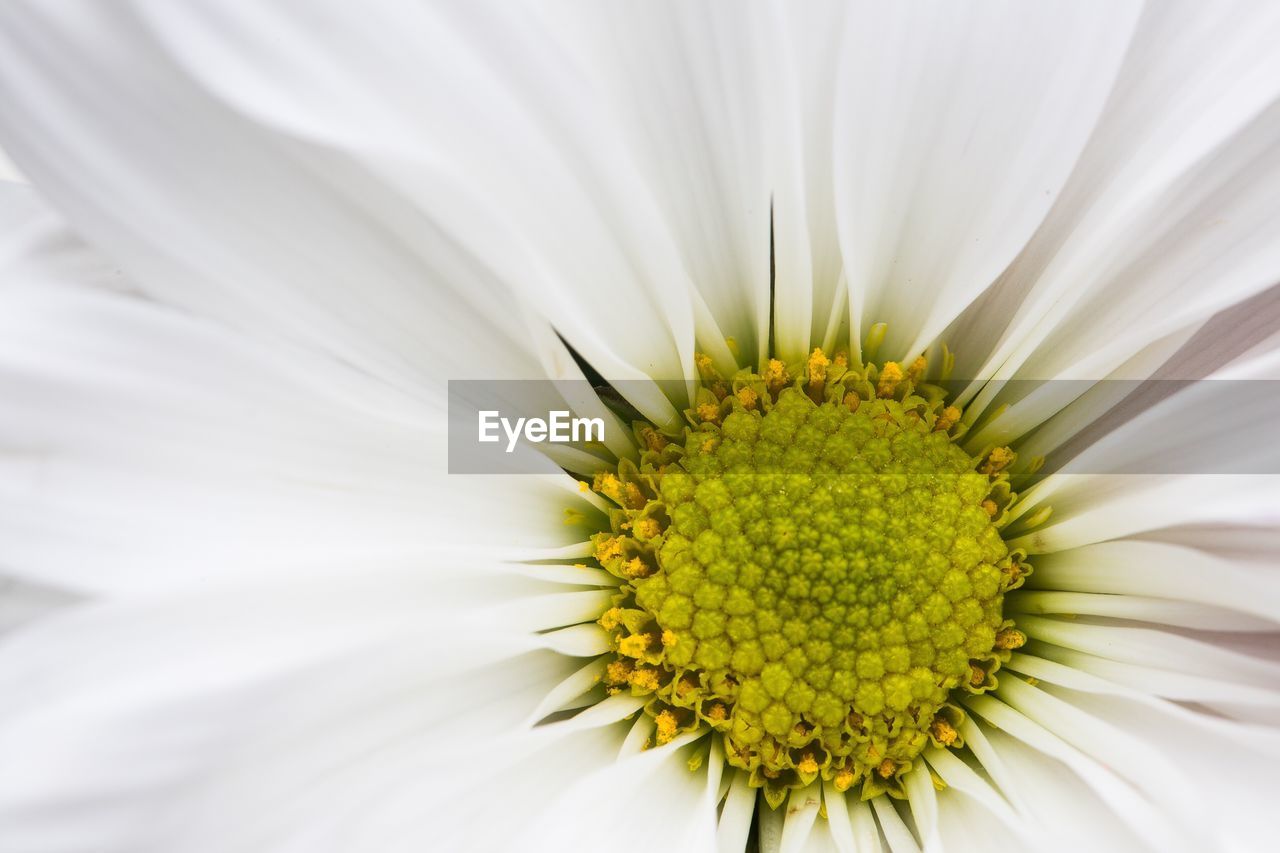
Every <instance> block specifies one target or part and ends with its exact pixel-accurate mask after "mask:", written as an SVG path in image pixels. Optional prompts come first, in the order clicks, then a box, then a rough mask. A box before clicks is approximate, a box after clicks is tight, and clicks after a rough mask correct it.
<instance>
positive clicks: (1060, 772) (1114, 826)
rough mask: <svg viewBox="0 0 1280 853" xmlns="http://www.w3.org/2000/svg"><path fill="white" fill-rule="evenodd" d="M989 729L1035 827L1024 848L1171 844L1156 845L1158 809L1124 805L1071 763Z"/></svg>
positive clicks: (1120, 849)
mask: <svg viewBox="0 0 1280 853" xmlns="http://www.w3.org/2000/svg"><path fill="white" fill-rule="evenodd" d="M987 732H988V734H989V737H990V746H991V749H992V750H993V751H995V752H997V753H998V754H999V755H1000V757H1001V763H1002V766H1004V768H1005V770H1006V772H1007V774H1008V776H1009V779H1010V782H1009V784H1010V785H1012V786H1016V787H1017V789H1018V791H1019V793H1020V799H1021V800H1023V801H1024V803H1025V808H1024V809H1023V812H1024V814H1025V816H1026V820H1027V823H1028V825H1029V826H1030V827H1031V828H1032V830H1033V838H1032V841H1031V843H1028V845H1027V846H1028V849H1030V850H1045V851H1055V853H1056V851H1061V850H1071V849H1088V850H1100V851H1106V853H1125V851H1134V850H1151V851H1155V850H1160V849H1170V848H1162V847H1160V846H1159V845H1160V841H1161V838H1160V834H1161V833H1162V832H1163V831H1164V826H1163V818H1162V817H1161V816H1160V815H1159V813H1158V812H1153V811H1150V810H1146V811H1141V810H1138V809H1133V810H1126V806H1127V805H1128V804H1127V803H1126V802H1124V801H1123V800H1121V799H1118V798H1111V797H1108V796H1107V795H1106V794H1099V793H1098V792H1096V791H1094V790H1093V789H1092V788H1091V787H1090V786H1089V785H1088V784H1087V783H1085V782H1084V781H1083V780H1082V779H1081V778H1080V777H1079V776H1077V775H1076V774H1075V773H1073V772H1072V768H1071V766H1070V764H1069V763H1063V762H1062V761H1059V760H1058V759H1056V758H1054V757H1051V756H1050V755H1046V754H1045V753H1044V752H1042V751H1038V750H1037V749H1036V748H1034V747H1032V746H1029V745H1027V744H1025V743H1023V742H1022V741H1021V740H1019V739H1018V738H1019V737H1020V736H1021V735H1019V734H1018V733H1017V732H1012V733H1006V732H1004V731H1001V730H999V729H994V728H987ZM967 737H968V736H967V735H966V740H967ZM1006 791H1007V789H1006ZM1153 821H1155V823H1153Z"/></svg>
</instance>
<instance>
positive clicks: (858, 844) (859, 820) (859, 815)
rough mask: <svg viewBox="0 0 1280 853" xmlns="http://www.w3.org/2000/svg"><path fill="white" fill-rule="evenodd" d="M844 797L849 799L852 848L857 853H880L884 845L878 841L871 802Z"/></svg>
mask: <svg viewBox="0 0 1280 853" xmlns="http://www.w3.org/2000/svg"><path fill="white" fill-rule="evenodd" d="M846 799H847V800H848V801H849V823H850V825H851V826H852V827H853V837H854V842H855V847H854V849H856V850H857V851H858V853H881V851H882V850H883V849H884V845H882V844H881V843H880V829H879V827H877V826H876V819H875V815H874V814H873V813H872V811H871V804H870V803H868V802H866V801H865V800H860V799H858V798H857V797H847V798H846Z"/></svg>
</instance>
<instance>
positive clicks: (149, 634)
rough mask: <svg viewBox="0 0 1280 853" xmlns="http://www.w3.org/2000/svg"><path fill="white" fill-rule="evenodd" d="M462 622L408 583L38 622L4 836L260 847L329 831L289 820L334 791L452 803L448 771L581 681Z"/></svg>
mask: <svg viewBox="0 0 1280 853" xmlns="http://www.w3.org/2000/svg"><path fill="white" fill-rule="evenodd" d="M466 616H467V609H466V608H460V607H458V606H457V604H456V603H454V602H451V601H450V600H449V599H447V598H444V597H442V596H441V595H440V589H439V588H438V585H437V584H435V583H432V582H431V579H430V577H429V576H424V575H423V574H422V573H421V572H416V571H404V570H399V571H393V572H370V573H368V574H367V575H365V576H362V577H358V578H354V579H352V578H346V579H342V580H333V579H326V578H324V577H322V576H317V577H316V578H314V579H313V581H312V582H311V583H310V584H309V585H307V586H306V587H299V585H297V584H285V585H271V586H268V585H259V586H257V587H253V588H246V589H232V590H227V591H226V592H222V593H218V594H215V593H211V592H207V591H206V592H202V593H200V594H197V595H192V596H186V597H183V598H174V597H164V598H159V599H155V600H153V601H146V602H138V603H136V604H130V605H110V606H86V607H82V608H79V609H77V610H75V611H71V612H68V613H67V614H65V615H62V616H59V617H56V618H50V619H46V620H43V621H42V622H40V623H38V624H36V625H34V626H31V627H29V628H27V629H26V630H24V631H22V632H20V633H18V634H16V635H14V636H12V637H11V638H10V639H9V641H8V642H7V643H6V644H5V646H4V647H3V648H2V649H0V681H2V682H3V690H4V694H5V696H6V703H5V707H4V709H3V716H4V725H3V727H0V732H2V735H0V737H3V740H4V747H3V748H4V752H5V756H6V760H5V762H4V764H3V766H2V767H0V813H3V815H4V818H3V821H2V822H3V823H4V825H5V829H6V842H7V843H11V844H15V845H17V846H18V847H20V848H22V849H26V850H46V849H48V850H52V849H62V847H63V845H65V846H66V847H68V848H83V847H85V846H92V847H94V848H95V849H100V850H104V851H105V850H120V851H137V850H153V849H154V850H182V851H186V850H214V849H222V850H226V849H237V850H249V849H258V847H257V846H255V845H251V844H248V843H245V844H243V845H241V844H239V843H238V841H237V838H239V837H241V836H243V837H244V838H246V839H247V838H251V837H253V836H254V835H257V834H259V833H261V832H263V831H264V826H265V825H271V828H272V831H278V830H279V829H280V828H281V827H284V828H287V830H288V831H289V832H293V833H299V832H308V831H311V830H314V829H315V828H316V825H317V822H316V821H313V820H310V819H307V818H306V817H303V819H302V820H298V818H299V817H300V816H299V815H298V814H295V813H293V809H294V808H295V807H296V806H297V805H298V803H299V802H300V800H299V799H298V798H299V797H301V798H302V800H301V802H306V803H309V804H310V805H309V809H310V810H311V817H318V816H320V815H325V814H326V812H325V803H326V799H327V797H328V796H330V795H333V794H335V793H336V791H334V790H333V789H332V788H329V787H326V786H327V785H329V784H330V783H332V784H333V785H335V786H336V787H338V788H345V789H346V794H347V795H348V796H347V799H346V802H347V803H348V804H354V803H355V802H356V799H353V798H352V797H353V794H354V792H355V789H360V788H364V787H365V786H368V785H376V784H381V783H389V782H392V781H393V779H390V778H383V777H385V776H386V775H387V774H390V775H391V776H392V777H395V781H396V783H397V784H399V783H402V782H404V781H405V780H407V779H412V780H415V784H416V785H417V786H418V789H419V793H430V794H432V795H433V796H434V797H435V798H436V799H437V800H438V799H439V797H440V796H442V795H443V794H444V793H445V791H446V790H447V789H446V788H445V787H442V786H445V785H447V784H452V783H446V782H445V781H444V777H443V776H442V775H441V773H442V769H443V768H446V767H447V766H448V765H450V764H455V763H456V764H458V765H459V766H460V767H466V766H468V765H467V764H466V763H465V762H466V761H467V760H470V759H473V758H474V757H475V756H478V755H483V754H484V748H485V747H486V746H487V745H488V744H496V745H501V744H503V743H504V741H503V735H504V733H506V732H511V731H515V730H517V728H518V725H519V722H520V720H522V719H523V718H524V717H525V716H526V715H527V714H528V713H529V711H530V710H531V709H532V708H533V706H534V705H535V704H536V703H537V702H538V701H539V700H540V699H541V698H542V696H543V695H544V694H545V692H546V691H547V690H548V689H549V688H550V687H552V686H554V684H555V682H556V681H558V680H559V679H560V678H561V677H563V676H564V675H566V674H568V672H569V671H570V670H571V669H572V667H573V663H572V659H571V658H566V657H563V656H561V655H558V654H554V653H550V652H532V651H530V649H531V648H532V647H533V643H532V640H531V638H529V637H526V636H522V635H521V634H520V633H518V632H512V631H508V632H506V633H505V634H504V633H503V632H501V631H498V630H494V629H493V628H491V627H489V626H485V627H484V628H483V629H482V630H477V628H476V626H475V625H474V624H472V625H468V623H467V618H466ZM566 734H568V732H566ZM511 748H512V749H514V748H515V747H511ZM508 751H510V750H508ZM501 754H502V750H498V751H497V752H496V753H495V755H499V756H500V755H501ZM410 758H412V761H410V760H409V759H410ZM488 760H491V758H484V759H478V761H479V763H478V765H477V766H479V767H480V768H482V769H485V761H488ZM353 762H354V763H353ZM401 762H403V764H402V763H401ZM414 762H416V763H417V765H418V766H417V767H416V768H415V767H410V766H408V765H409V764H412V763H414ZM492 772H493V771H492V770H488V771H487V773H486V774H485V775H486V777H489V776H491V774H492ZM405 774H412V775H405ZM454 781H455V782H456V774H455V777H454ZM362 796H363V794H362ZM429 799H430V798H428V800H429ZM335 802H342V800H337V801H335ZM330 805H332V803H331V804H330ZM335 814H336V813H335ZM233 816H234V817H233ZM344 819H345V820H347V821H354V822H355V824H360V823H361V820H360V819H359V815H358V814H357V815H356V816H355V817H353V816H352V815H350V814H347V815H345V817H344ZM370 820H373V816H370ZM277 822H279V823H278V824H277ZM327 843H328V844H334V845H337V846H341V844H342V843H341V841H340V840H339V837H335V838H334V839H332V840H331V841H329V842H327ZM314 849H326V848H324V847H320V846H318V845H317V847H316V848H314ZM327 849H336V848H333V847H331V848H327ZM362 849H379V848H372V847H365V848H362Z"/></svg>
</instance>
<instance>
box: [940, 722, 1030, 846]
mask: <svg viewBox="0 0 1280 853" xmlns="http://www.w3.org/2000/svg"><path fill="white" fill-rule="evenodd" d="M984 743H985V741H984ZM924 758H925V760H926V761H927V762H928V763H929V767H930V768H931V769H933V770H934V771H935V772H936V773H937V774H938V777H939V778H940V779H942V781H943V782H946V783H947V791H944V792H943V794H942V795H941V796H940V797H939V803H940V806H939V808H940V817H943V818H944V819H945V814H946V810H947V808H948V801H950V800H955V799H958V797H957V796H956V794H961V795H963V796H965V797H968V798H970V799H972V800H973V801H974V802H975V804H977V805H978V806H979V807H980V808H981V809H983V810H985V812H986V819H985V820H984V821H983V823H984V825H989V824H990V823H991V818H995V819H996V820H997V821H999V822H1000V823H1002V824H1003V825H1004V826H1005V827H1006V828H1007V829H1009V830H1010V832H1012V833H1015V834H1018V835H1025V834H1026V832H1027V827H1026V826H1025V825H1023V824H1022V822H1021V821H1020V820H1019V818H1018V816H1017V815H1015V814H1014V812H1013V810H1012V809H1011V808H1009V803H1008V802H1006V801H1005V799H1004V798H1003V797H1002V796H1001V795H1000V793H999V791H998V790H997V789H996V788H995V787H993V786H992V785H991V783H989V782H988V781H987V780H985V779H983V778H982V777H981V776H980V775H978V772H977V771H976V770H974V769H973V768H972V767H970V766H969V765H968V764H965V763H964V761H962V760H961V759H960V758H958V757H957V756H956V755H955V754H954V753H952V752H950V751H949V750H946V749H940V748H938V747H929V748H928V749H926V750H925V752H924ZM942 837H943V838H944V839H945V840H946V842H947V844H946V846H947V847H951V846H952V837H951V835H950V834H949V833H946V832H945V831H944V832H943V834H942Z"/></svg>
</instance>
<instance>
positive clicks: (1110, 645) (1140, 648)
mask: <svg viewBox="0 0 1280 853" xmlns="http://www.w3.org/2000/svg"><path fill="white" fill-rule="evenodd" d="M1018 624H1019V626H1020V627H1022V628H1023V629H1024V630H1026V632H1027V633H1028V634H1029V635H1030V636H1032V637H1035V638H1036V639H1038V640H1043V641H1044V642H1047V643H1053V644H1054V645H1058V646H1066V647H1067V648H1072V649H1077V650H1079V651H1082V652H1088V653H1090V654H1095V655H1100V656H1102V657H1106V658H1110V659H1112V660H1118V661H1123V662H1125V663H1135V664H1144V665H1147V666H1153V667H1158V668H1161V669H1170V670H1174V671H1186V670H1191V671H1193V672H1211V673H1214V674H1217V675H1220V676H1222V677H1224V678H1227V679H1229V680H1234V681H1239V682H1240V683H1242V684H1254V685H1257V686H1260V687H1261V686H1268V685H1275V684H1277V683H1280V664H1277V663H1275V662H1272V661H1265V660H1261V659H1258V658H1255V657H1252V656H1249V655H1245V654H1241V653H1239V652H1234V651H1230V650H1228V649H1225V648H1220V647H1218V646H1216V645H1211V644H1209V643H1204V642H1200V641H1197V640H1193V639H1190V638H1188V637H1183V636H1179V635H1177V634H1173V633H1170V632H1167V631H1157V630H1153V629H1150V628H1131V627H1127V626H1119V625H1091V624H1085V623H1083V622H1078V621H1077V622H1073V621H1067V620H1063V619H1050V618H1047V617H1044V616H1030V615H1025V614H1024V615H1023V616H1022V617H1020V618H1019V620H1018Z"/></svg>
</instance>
